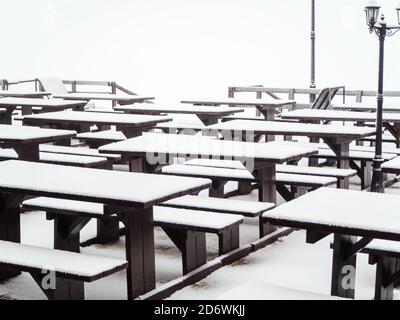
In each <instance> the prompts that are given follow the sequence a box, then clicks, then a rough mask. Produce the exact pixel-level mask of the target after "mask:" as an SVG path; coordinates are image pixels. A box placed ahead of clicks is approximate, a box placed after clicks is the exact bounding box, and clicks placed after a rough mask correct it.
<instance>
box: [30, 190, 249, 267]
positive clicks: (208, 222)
mask: <svg viewBox="0 0 400 320" xmlns="http://www.w3.org/2000/svg"><path fill="white" fill-rule="evenodd" d="M22 206H23V208H25V209H31V210H40V211H45V212H46V213H47V217H48V219H54V220H55V226H56V227H57V223H58V219H59V218H60V216H63V215H75V216H78V217H84V218H85V219H90V218H95V219H98V221H103V223H98V230H97V232H98V233H97V236H98V238H100V239H96V242H105V241H108V240H115V237H114V239H112V238H110V237H109V236H110V235H111V234H114V235H116V237H119V235H120V233H121V231H120V230H119V222H118V220H119V217H118V215H115V214H114V215H110V211H108V209H109V208H108V207H107V206H104V205H103V204H97V203H88V202H82V201H74V200H63V199H54V198H46V197H39V198H35V199H30V200H26V201H24V202H23V205H22ZM153 214H154V225H155V226H159V227H161V228H162V229H163V230H164V231H165V233H166V234H167V235H168V236H169V237H170V238H171V240H172V241H173V242H174V244H175V245H176V246H177V247H178V249H179V250H180V251H181V253H182V264H183V272H184V273H185V274H186V273H188V272H190V271H192V270H194V269H196V268H198V267H199V266H201V265H203V264H205V263H206V262H207V256H206V237H205V234H206V233H213V234H216V235H218V239H219V254H220V255H223V254H225V253H227V252H230V251H232V250H234V249H237V248H238V247H239V225H240V224H241V223H242V222H243V216H238V215H233V214H219V213H216V212H209V211H200V210H197V211H195V210H187V209H178V208H169V207H156V206H155V207H154V211H153ZM107 220H108V221H107ZM85 222H86V223H87V222H88V220H87V221H86V220H85ZM86 223H85V224H86ZM75 224H76V222H74V223H73V224H72V225H75ZM85 224H84V225H85ZM84 225H80V228H79V231H80V230H81V228H83V226H84ZM101 232H104V233H106V236H105V237H104V236H103V235H102V234H101ZM55 234H59V232H55ZM73 236H74V237H75V238H74V239H73V240H71V239H69V240H66V239H58V240H55V242H57V241H68V242H69V243H67V244H66V245H67V246H70V245H71V242H74V243H73V244H72V248H73V249H75V250H76V249H77V247H79V233H78V234H77V233H76V232H75V234H74V235H73ZM98 240H100V241H98Z"/></svg>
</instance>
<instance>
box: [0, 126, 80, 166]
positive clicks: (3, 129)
mask: <svg viewBox="0 0 400 320" xmlns="http://www.w3.org/2000/svg"><path fill="white" fill-rule="evenodd" d="M75 135H76V132H75V131H71V130H57V129H42V128H37V127H28V126H15V125H7V124H2V125H0V147H1V148H13V149H14V150H15V151H16V152H17V154H18V157H19V159H21V160H30V161H39V144H41V143H49V142H55V141H60V140H64V139H70V138H72V137H74V136H75Z"/></svg>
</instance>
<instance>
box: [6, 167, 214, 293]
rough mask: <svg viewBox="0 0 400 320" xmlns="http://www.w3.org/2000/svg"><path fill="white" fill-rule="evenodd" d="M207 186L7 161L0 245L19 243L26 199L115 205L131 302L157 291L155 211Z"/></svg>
mask: <svg viewBox="0 0 400 320" xmlns="http://www.w3.org/2000/svg"><path fill="white" fill-rule="evenodd" d="M209 186H210V181H209V180H208V179H195V178H187V177H173V176H163V175H152V174H145V173H131V172H121V171H109V170H99V169H85V168H76V167H66V166H60V165H50V164H43V163H36V162H25V161H18V160H9V161H3V162H1V163H0V192H3V193H2V194H0V208H1V209H0V210H1V211H0V225H1V228H0V240H7V241H13V242H20V223H19V213H20V209H19V207H20V202H21V201H22V200H23V198H24V196H26V195H33V196H45V197H54V198H60V199H71V200H78V201H86V202H94V203H103V204H108V205H111V206H113V207H115V208H118V209H119V212H122V214H123V222H124V224H125V236H126V240H125V241H126V258H127V260H128V263H129V268H128V272H127V284H128V296H129V298H132V297H136V296H138V295H140V294H143V293H145V292H147V291H150V290H152V289H154V288H155V262H154V258H155V257H154V255H155V253H154V226H153V206H154V205H157V204H160V203H161V202H164V201H167V200H170V199H173V198H176V197H180V196H184V195H186V194H191V193H193V192H199V191H201V190H203V189H206V188H208V187H209ZM0 271H2V270H1V269H0ZM0 278H4V277H2V275H1V274H0Z"/></svg>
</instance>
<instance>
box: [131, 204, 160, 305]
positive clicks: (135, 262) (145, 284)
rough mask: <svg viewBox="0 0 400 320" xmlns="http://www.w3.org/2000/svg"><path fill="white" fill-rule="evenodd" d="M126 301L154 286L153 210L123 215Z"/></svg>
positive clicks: (141, 210) (135, 211)
mask: <svg viewBox="0 0 400 320" xmlns="http://www.w3.org/2000/svg"><path fill="white" fill-rule="evenodd" d="M123 220H124V224H125V248H126V249H125V250H126V259H127V261H128V264H129V265H128V270H127V286H128V299H134V298H136V297H138V296H139V295H141V294H144V293H146V292H148V291H151V290H153V289H154V288H155V286H156V271H155V252H154V225H153V208H148V209H132V210H131V211H128V212H126V213H124V219H123Z"/></svg>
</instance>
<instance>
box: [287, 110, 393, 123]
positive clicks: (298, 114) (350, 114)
mask: <svg viewBox="0 0 400 320" xmlns="http://www.w3.org/2000/svg"><path fill="white" fill-rule="evenodd" d="M285 117H286V118H320V119H324V118H325V119H344V120H350V121H352V120H359V119H361V120H370V121H375V120H376V114H375V113H369V112H356V111H339V110H318V109H302V110H294V111H287V110H284V111H283V112H282V118H285ZM385 119H391V120H400V115H398V114H396V113H386V114H383V120H385Z"/></svg>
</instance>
